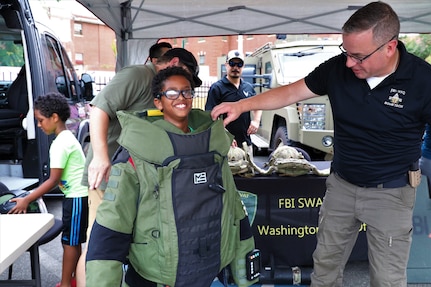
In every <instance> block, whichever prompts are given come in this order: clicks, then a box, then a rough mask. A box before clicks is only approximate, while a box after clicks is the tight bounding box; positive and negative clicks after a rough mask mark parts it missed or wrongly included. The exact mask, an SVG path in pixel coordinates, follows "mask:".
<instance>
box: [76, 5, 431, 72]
mask: <svg viewBox="0 0 431 287" xmlns="http://www.w3.org/2000/svg"><path fill="white" fill-rule="evenodd" d="M77 1H78V2H80V3H81V4H82V5H84V7H86V8H87V9H89V10H90V11H91V12H92V13H93V14H94V15H95V16H97V17H98V18H99V19H100V20H102V21H103V22H104V23H105V24H106V25H108V26H109V27H111V28H112V29H113V30H114V31H115V33H116V37H117V51H118V55H119V56H118V60H117V68H119V67H123V66H126V65H130V64H134V63H143V62H145V59H146V58H147V56H148V55H147V51H148V48H149V47H150V46H151V45H152V44H154V43H155V42H156V41H157V40H158V39H160V38H172V37H193V36H198V37H199V36H202V37H203V36H216V35H247V34H253V35H257V34H330V33H339V32H340V28H341V27H342V25H343V23H344V22H345V21H346V20H347V19H348V18H349V16H350V15H351V14H352V13H353V12H354V11H355V10H356V9H358V8H359V7H361V6H363V5H365V4H367V3H368V2H370V1H368V0H326V1H321V0H262V1H258V0H213V1H204V0H129V1H124V0H77ZM386 2H387V3H388V4H390V5H391V6H392V7H393V8H394V10H395V11H396V12H397V14H398V16H399V17H400V21H401V32H403V33H430V32H431V1H430V0H387V1H386Z"/></svg>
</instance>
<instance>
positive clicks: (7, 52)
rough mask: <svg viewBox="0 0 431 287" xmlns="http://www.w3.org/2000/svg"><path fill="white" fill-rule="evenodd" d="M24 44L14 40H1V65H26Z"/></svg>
mask: <svg viewBox="0 0 431 287" xmlns="http://www.w3.org/2000/svg"><path fill="white" fill-rule="evenodd" d="M23 54H24V51H23V47H22V45H15V44H14V42H13V41H0V66H11V67H20V66H22V65H24V59H23Z"/></svg>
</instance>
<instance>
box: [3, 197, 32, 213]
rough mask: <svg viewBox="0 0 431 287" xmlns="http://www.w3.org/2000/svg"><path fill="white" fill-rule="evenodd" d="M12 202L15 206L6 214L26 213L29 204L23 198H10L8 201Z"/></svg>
mask: <svg viewBox="0 0 431 287" xmlns="http://www.w3.org/2000/svg"><path fill="white" fill-rule="evenodd" d="M10 201H12V202H16V205H15V206H14V207H13V208H12V209H11V210H10V211H9V212H8V213H11V214H19V213H27V207H28V205H29V202H28V201H27V199H26V198H25V197H24V198H12V199H10Z"/></svg>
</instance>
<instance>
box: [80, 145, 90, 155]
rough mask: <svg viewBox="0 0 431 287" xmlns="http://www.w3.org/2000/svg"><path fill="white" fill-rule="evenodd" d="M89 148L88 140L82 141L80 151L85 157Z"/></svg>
mask: <svg viewBox="0 0 431 287" xmlns="http://www.w3.org/2000/svg"><path fill="white" fill-rule="evenodd" d="M89 149H90V142H84V143H83V144H82V151H83V152H84V155H85V157H87V155H88V150H89Z"/></svg>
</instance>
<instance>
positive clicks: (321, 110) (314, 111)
mask: <svg viewBox="0 0 431 287" xmlns="http://www.w3.org/2000/svg"><path fill="white" fill-rule="evenodd" d="M325 115H326V112H325V104H304V105H303V107H302V121H303V123H304V126H303V127H304V129H308V130H324V129H325Z"/></svg>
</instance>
